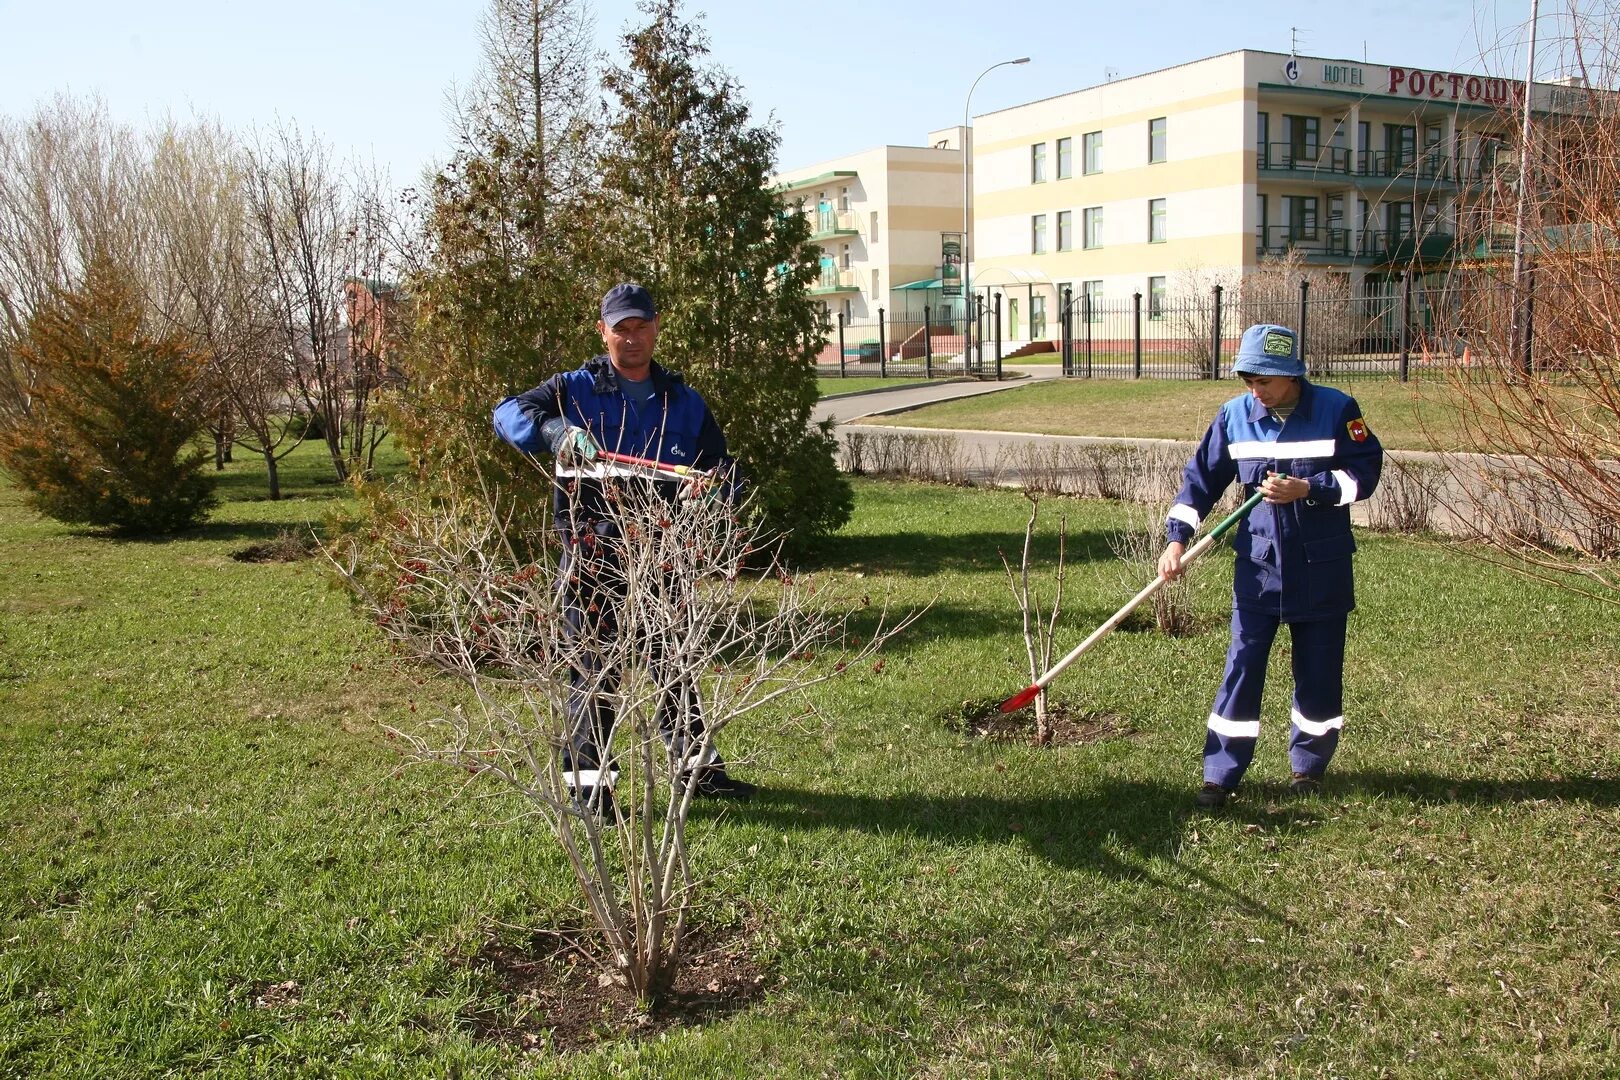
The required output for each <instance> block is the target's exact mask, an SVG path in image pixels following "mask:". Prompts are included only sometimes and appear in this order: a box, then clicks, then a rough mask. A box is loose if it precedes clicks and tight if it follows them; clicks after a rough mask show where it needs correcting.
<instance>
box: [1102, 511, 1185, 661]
mask: <svg viewBox="0 0 1620 1080" xmlns="http://www.w3.org/2000/svg"><path fill="white" fill-rule="evenodd" d="M1108 547H1109V550H1111V551H1113V553H1114V556H1115V558H1117V559H1118V560H1119V562H1118V563H1116V564H1115V565H1116V566H1117V567H1118V568H1119V570H1120V579H1121V581H1122V583H1123V584H1125V585H1126V587H1127V588H1129V589H1131V590H1136V589H1140V588H1141V587H1142V586H1143V585H1145V584H1146V583H1148V582H1150V581H1152V580H1153V579H1154V578H1155V577H1156V576H1158V573H1159V553H1160V552H1161V551H1163V550H1164V518H1163V516H1162V515H1156V514H1155V513H1153V512H1152V511H1151V510H1149V509H1147V508H1146V507H1142V506H1138V505H1135V504H1128V505H1127V508H1126V512H1125V525H1124V527H1123V528H1121V529H1120V530H1119V531H1118V532H1114V533H1110V534H1109V537H1108ZM1187 581H1188V579H1187V578H1185V577H1183V578H1179V579H1177V580H1175V581H1169V582H1166V583H1165V584H1164V585H1163V586H1161V587H1160V588H1159V591H1158V592H1156V593H1154V594H1153V596H1152V601H1153V603H1152V615H1153V625H1154V626H1155V627H1157V628H1158V630H1159V632H1160V633H1161V634H1168V635H1169V636H1171V637H1185V636H1187V635H1188V634H1191V633H1192V632H1193V630H1194V629H1195V628H1196V625H1197V621H1196V617H1195V613H1194V611H1193V597H1192V592H1191V591H1190V590H1189V589H1188V587H1187ZM1141 610H1142V609H1141V608H1138V609H1137V611H1138V612H1140V611H1141Z"/></svg>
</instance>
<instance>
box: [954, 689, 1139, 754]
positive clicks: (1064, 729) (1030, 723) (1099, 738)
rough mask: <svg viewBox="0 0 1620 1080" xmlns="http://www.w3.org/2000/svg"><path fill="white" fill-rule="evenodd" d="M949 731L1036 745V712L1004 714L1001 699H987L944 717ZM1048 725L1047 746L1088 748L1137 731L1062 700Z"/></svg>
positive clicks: (1051, 705) (1051, 709)
mask: <svg viewBox="0 0 1620 1080" xmlns="http://www.w3.org/2000/svg"><path fill="white" fill-rule="evenodd" d="M942 720H943V721H944V724H945V726H946V727H947V728H949V729H951V730H952V731H955V732H957V733H958V734H962V735H969V736H972V737H973V738H976V739H984V740H986V741H988V742H1002V743H1025V744H1030V745H1036V738H1035V736H1036V731H1035V710H1034V709H1032V708H1029V709H1019V710H1018V711H1017V712H1014V713H1004V712H1002V711H1001V701H1000V699H993V698H983V699H980V700H975V701H964V702H962V705H961V708H959V709H953V710H951V711H950V712H949V713H948V714H946V715H945V716H944V717H942ZM1046 723H1047V727H1048V729H1049V733H1050V738H1049V739H1048V740H1047V741H1046V742H1045V743H1044V744H1042V745H1046V746H1087V745H1090V744H1092V743H1100V742H1106V741H1107V740H1109V739H1120V738H1128V737H1129V736H1131V735H1134V734H1136V729H1135V728H1134V727H1132V726H1131V723H1130V721H1128V720H1126V719H1125V718H1124V717H1122V716H1119V715H1116V714H1114V713H1108V712H1097V711H1096V710H1093V709H1082V708H1079V707H1078V706H1076V705H1074V704H1072V703H1070V702H1067V701H1063V700H1061V699H1058V700H1054V701H1049V702H1047V706H1046Z"/></svg>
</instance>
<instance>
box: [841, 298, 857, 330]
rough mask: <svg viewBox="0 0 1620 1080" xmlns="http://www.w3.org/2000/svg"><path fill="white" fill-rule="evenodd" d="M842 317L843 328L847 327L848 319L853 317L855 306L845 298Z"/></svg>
mask: <svg viewBox="0 0 1620 1080" xmlns="http://www.w3.org/2000/svg"><path fill="white" fill-rule="evenodd" d="M843 316H844V325H845V326H848V325H849V321H850V319H852V318H854V316H855V305H854V303H853V302H851V300H850V299H849V297H847V296H846V297H844V306H843Z"/></svg>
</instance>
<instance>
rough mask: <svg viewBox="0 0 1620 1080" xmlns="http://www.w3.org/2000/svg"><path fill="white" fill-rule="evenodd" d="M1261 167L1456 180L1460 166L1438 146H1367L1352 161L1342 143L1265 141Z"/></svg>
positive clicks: (1473, 175) (1473, 173)
mask: <svg viewBox="0 0 1620 1080" xmlns="http://www.w3.org/2000/svg"><path fill="white" fill-rule="evenodd" d="M1258 153H1259V165H1260V169H1261V170H1262V171H1265V172H1292V173H1314V174H1316V175H1319V176H1320V175H1326V176H1329V177H1335V178H1336V177H1346V178H1348V177H1356V176H1371V177H1379V178H1381V179H1385V180H1393V179H1397V178H1398V179H1405V180H1433V181H1438V182H1442V183H1455V182H1457V180H1458V173H1459V170H1458V168H1457V163H1456V162H1455V161H1454V159H1453V158H1452V157H1451V155H1449V154H1442V153H1440V151H1438V150H1424V151H1415V150H1401V151H1383V150H1367V151H1363V152H1362V153H1361V154H1359V155H1356V160H1355V161H1354V162H1353V163H1352V160H1351V158H1352V155H1351V153H1350V151H1349V150H1347V149H1345V148H1344V147H1339V146H1315V145H1312V144H1309V143H1306V144H1300V143H1286V142H1280V143H1262V144H1261V145H1260V146H1259V147H1258ZM1463 171H1466V172H1468V173H1469V174H1470V175H1469V176H1467V177H1465V178H1464V179H1465V180H1466V181H1467V182H1472V181H1474V180H1478V179H1479V162H1478V161H1477V160H1476V161H1475V162H1474V163H1473V167H1472V168H1470V169H1466V170H1463Z"/></svg>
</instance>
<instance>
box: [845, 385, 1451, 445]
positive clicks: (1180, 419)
mask: <svg viewBox="0 0 1620 1080" xmlns="http://www.w3.org/2000/svg"><path fill="white" fill-rule="evenodd" d="M1331 385H1334V386H1336V387H1338V388H1339V389H1341V390H1343V391H1344V392H1345V393H1347V394H1350V395H1351V396H1352V397H1354V398H1355V399H1356V401H1357V403H1358V404H1360V405H1361V408H1362V411H1363V413H1364V414H1365V415H1366V417H1367V422H1368V423H1369V424H1370V425H1371V426H1372V429H1373V431H1374V432H1376V433H1377V435H1378V438H1379V439H1380V440H1381V441H1382V442H1383V444H1384V446H1385V447H1386V448H1388V449H1391V450H1430V449H1435V448H1436V447H1435V444H1434V443H1433V442H1431V439H1430V434H1431V433H1432V434H1433V436H1434V438H1435V439H1436V440H1438V442H1439V445H1440V447H1441V448H1444V449H1468V447H1465V446H1463V445H1462V444H1461V442H1460V439H1459V437H1458V436H1457V434H1456V432H1455V428H1454V423H1453V421H1452V420H1451V417H1452V416H1453V415H1454V414H1453V413H1452V412H1451V411H1450V407H1451V406H1452V405H1453V404H1454V403H1455V400H1456V399H1455V397H1454V395H1453V394H1452V392H1451V391H1450V389H1449V388H1447V387H1445V386H1443V385H1441V384H1438V383H1402V382H1399V381H1398V380H1393V379H1356V380H1349V381H1345V382H1340V383H1334V384H1331ZM1241 393H1243V386H1242V384H1241V383H1239V382H1236V381H1235V380H1230V379H1223V380H1221V381H1219V382H1186V381H1174V380H1163V379H1143V380H1139V381H1138V380H1130V379H1084V380H1082V379H1063V380H1053V381H1050V382H1049V381H1044V380H1043V381H1041V382H1037V383H1032V384H1031V385H1029V386H1021V387H1018V388H1016V389H1013V390H1004V391H1002V392H1000V393H997V394H990V395H986V396H981V397H975V398H971V399H966V400H962V401H946V402H941V403H939V404H937V405H930V406H928V407H927V408H924V409H915V410H912V411H910V412H907V413H906V414H904V415H903V416H900V417H888V418H879V419H873V420H869V421H863V422H864V423H879V424H881V423H888V424H900V425H904V426H906V427H931V428H963V429H967V430H977V431H1028V432H1036V433H1040V434H1045V435H1105V436H1119V437H1138V438H1151V439H1189V440H1196V439H1198V438H1200V437H1201V436H1202V435H1203V433H1204V429H1205V428H1206V427H1208V426H1209V421H1210V417H1212V416H1214V415H1215V410H1216V409H1217V408H1219V407H1220V405H1221V403H1222V402H1224V401H1227V400H1228V399H1230V398H1233V397H1235V396H1237V395H1238V394H1241ZM1475 449H1477V448H1475Z"/></svg>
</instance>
